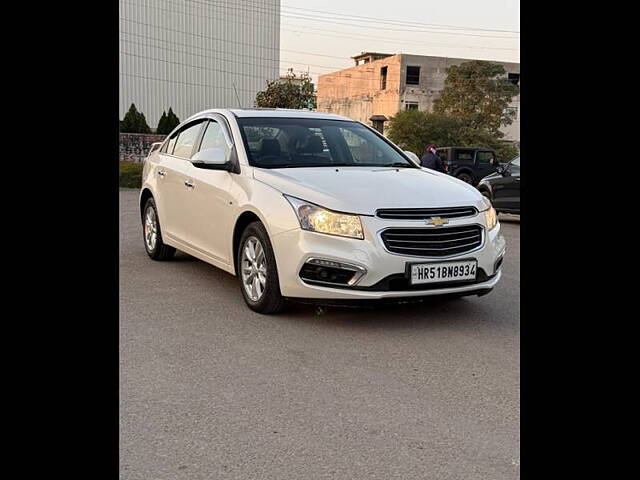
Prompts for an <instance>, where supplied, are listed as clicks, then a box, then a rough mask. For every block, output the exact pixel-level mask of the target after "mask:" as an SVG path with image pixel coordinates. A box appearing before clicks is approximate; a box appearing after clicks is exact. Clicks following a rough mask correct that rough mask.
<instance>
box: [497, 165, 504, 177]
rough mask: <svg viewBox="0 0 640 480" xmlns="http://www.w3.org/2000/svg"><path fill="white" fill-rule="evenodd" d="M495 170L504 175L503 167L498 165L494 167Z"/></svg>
mask: <svg viewBox="0 0 640 480" xmlns="http://www.w3.org/2000/svg"><path fill="white" fill-rule="evenodd" d="M496 172H497V173H499V174H500V175H503V176H504V172H505V168H504V167H503V166H502V165H500V166H499V167H498V168H496Z"/></svg>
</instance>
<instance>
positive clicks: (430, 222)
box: [427, 217, 449, 227]
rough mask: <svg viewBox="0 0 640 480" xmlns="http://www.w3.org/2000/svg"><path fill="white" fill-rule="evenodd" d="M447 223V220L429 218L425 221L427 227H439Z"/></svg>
mask: <svg viewBox="0 0 640 480" xmlns="http://www.w3.org/2000/svg"><path fill="white" fill-rule="evenodd" d="M447 223H449V219H448V218H440V217H431V218H430V219H429V220H427V225H435V226H436V227H441V226H442V225H446V224H447Z"/></svg>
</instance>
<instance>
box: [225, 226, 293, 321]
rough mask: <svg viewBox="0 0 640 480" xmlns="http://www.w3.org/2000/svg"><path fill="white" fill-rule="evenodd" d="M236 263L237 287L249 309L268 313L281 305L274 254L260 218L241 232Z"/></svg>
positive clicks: (283, 302)
mask: <svg viewBox="0 0 640 480" xmlns="http://www.w3.org/2000/svg"><path fill="white" fill-rule="evenodd" d="M236 266H237V269H236V270H237V275H238V279H239V280H240V291H241V292H242V296H243V297H244V301H245V302H246V304H247V306H248V307H249V308H250V309H251V310H253V311H254V312H258V313H263V314H271V313H277V312H279V311H281V310H282V309H283V308H284V306H285V303H286V302H285V299H284V298H283V297H282V294H281V293H280V279H279V277H278V266H277V265H276V258H275V256H274V254H273V248H272V246H271V241H270V240H269V235H268V234H267V230H266V229H265V228H264V225H263V224H262V223H261V222H257V221H256V222H253V223H250V224H249V225H248V226H247V228H245V229H244V232H242V236H241V237H240V244H239V247H238V255H237V258H236Z"/></svg>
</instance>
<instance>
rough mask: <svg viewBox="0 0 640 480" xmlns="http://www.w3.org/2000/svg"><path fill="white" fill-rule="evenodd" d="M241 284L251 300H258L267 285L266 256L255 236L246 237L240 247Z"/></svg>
mask: <svg viewBox="0 0 640 480" xmlns="http://www.w3.org/2000/svg"><path fill="white" fill-rule="evenodd" d="M240 263H241V265H240V268H241V269H242V284H243V286H244V290H245V292H246V293H247V296H248V297H249V298H250V299H251V301H253V302H257V301H258V300H260V298H261V297H262V295H263V294H264V290H265V288H266V285H267V257H266V255H265V253H264V248H263V247H262V243H260V240H258V239H257V238H256V237H254V236H251V237H249V238H247V240H246V241H245V242H244V246H243V247H242V259H241V262H240Z"/></svg>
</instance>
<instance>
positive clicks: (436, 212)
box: [376, 207, 478, 220]
mask: <svg viewBox="0 0 640 480" xmlns="http://www.w3.org/2000/svg"><path fill="white" fill-rule="evenodd" d="M477 213H478V210H476V208H475V207H447V208H381V209H379V210H378V211H376V215H377V216H378V217H380V218H395V219H400V220H424V219H427V218H431V217H440V218H460V217H471V216H473V215H476V214H477Z"/></svg>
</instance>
